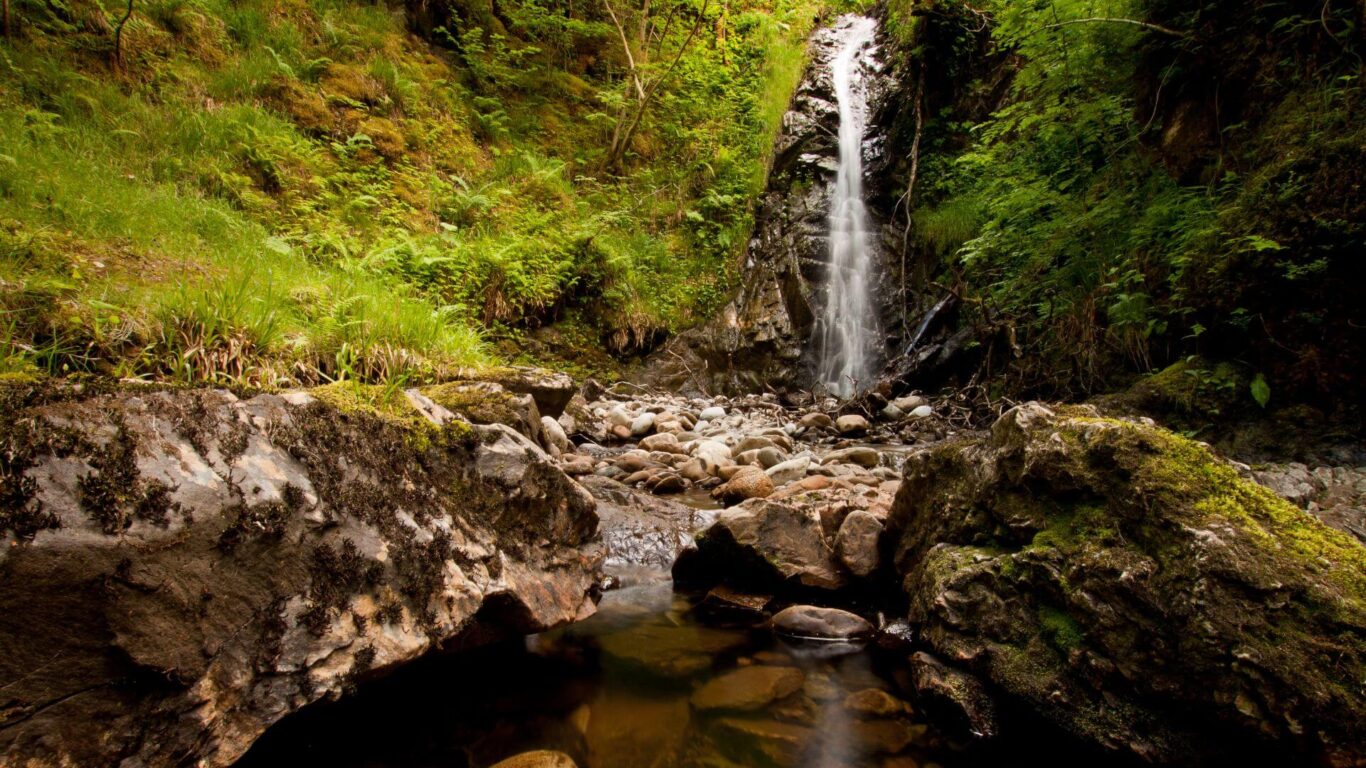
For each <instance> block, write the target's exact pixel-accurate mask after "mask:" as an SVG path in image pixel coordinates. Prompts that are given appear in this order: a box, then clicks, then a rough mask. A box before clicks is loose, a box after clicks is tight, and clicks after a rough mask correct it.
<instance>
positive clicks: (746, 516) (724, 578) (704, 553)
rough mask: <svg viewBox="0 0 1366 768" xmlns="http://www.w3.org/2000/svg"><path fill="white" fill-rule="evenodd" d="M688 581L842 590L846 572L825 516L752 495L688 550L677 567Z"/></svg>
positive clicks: (675, 570) (743, 586) (679, 579)
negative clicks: (825, 528)
mask: <svg viewBox="0 0 1366 768" xmlns="http://www.w3.org/2000/svg"><path fill="white" fill-rule="evenodd" d="M673 574H674V579H675V580H676V581H677V582H678V583H679V584H680V585H684V586H699V587H711V586H714V585H716V584H722V583H730V584H732V585H734V586H737V587H739V588H741V589H745V590H748V591H753V590H763V591H775V592H776V591H778V590H781V589H783V588H789V589H791V588H817V589H839V588H840V587H842V586H844V584H845V582H846V576H845V575H844V572H843V570H842V569H841V568H839V566H837V565H836V564H835V562H834V559H833V558H832V556H831V552H830V546H829V545H828V544H827V543H826V541H825V538H824V537H823V535H822V529H821V523H820V519H819V516H818V515H817V514H816V513H815V512H814V511H811V512H808V511H805V510H799V509H797V508H795V507H792V506H789V505H786V504H780V503H777V502H772V501H767V500H764V499H752V500H750V501H747V502H745V503H743V504H741V505H740V506H738V507H734V508H732V509H727V510H724V511H723V512H721V513H720V514H718V515H717V516H716V520H715V521H714V522H713V523H712V524H711V526H709V527H708V528H707V529H706V530H705V531H703V532H702V533H700V534H698V536H697V547H696V548H695V549H690V550H684V551H683V552H682V553H680V555H679V558H678V561H677V562H676V563H675V564H674V568H673Z"/></svg>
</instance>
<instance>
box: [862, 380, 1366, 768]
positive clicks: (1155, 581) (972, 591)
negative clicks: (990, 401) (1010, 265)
mask: <svg viewBox="0 0 1366 768" xmlns="http://www.w3.org/2000/svg"><path fill="white" fill-rule="evenodd" d="M889 529H890V530H889V534H890V535H893V536H895V540H896V542H897V544H896V567H897V570H898V572H899V573H900V574H901V575H902V576H903V578H904V582H903V584H904V588H905V591H906V594H907V597H908V598H909V602H910V616H909V618H910V620H911V622H912V623H913V624H915V625H917V626H919V627H920V634H921V636H922V638H923V640H924V641H925V642H927V643H928V644H929V646H930V647H932V648H933V649H934V650H935V651H937V652H938V653H939V654H940V655H941V656H942V657H944V658H945V659H951V660H958V661H961V662H962V663H964V664H965V665H966V666H967V668H969V669H970V670H971V671H972V672H974V673H976V674H978V675H981V676H982V677H984V678H985V679H987V680H989V681H990V682H991V683H992V684H994V685H995V686H996V687H997V688H998V689H1000V690H1001V691H1003V692H1004V693H1006V694H1008V695H1009V696H1011V697H1014V698H1016V699H1018V700H1022V701H1024V702H1025V703H1027V705H1028V706H1030V707H1032V708H1034V709H1036V710H1037V711H1039V712H1040V713H1042V714H1043V715H1044V716H1045V717H1047V718H1048V719H1050V720H1052V721H1053V722H1055V723H1057V724H1059V725H1060V726H1062V727H1063V728H1065V729H1066V730H1068V731H1070V732H1072V733H1074V734H1076V735H1078V736H1080V737H1081V738H1083V739H1086V740H1089V741H1091V742H1093V743H1095V744H1097V745H1099V746H1102V747H1104V748H1107V749H1111V750H1115V751H1120V752H1130V753H1133V754H1135V755H1138V756H1140V757H1142V758H1144V759H1146V760H1151V761H1157V762H1165V761H1171V762H1199V761H1205V762H1212V761H1214V760H1215V759H1216V756H1217V755H1218V754H1219V750H1220V749H1221V747H1222V745H1224V744H1225V743H1227V742H1229V741H1230V740H1233V741H1238V740H1241V741H1242V743H1252V744H1256V743H1258V740H1266V741H1270V742H1275V743H1274V745H1272V746H1273V747H1274V748H1277V749H1286V750H1290V751H1291V752H1294V753H1298V754H1301V755H1306V756H1308V755H1313V756H1314V758H1315V759H1319V760H1322V761H1323V762H1325V763H1327V764H1336V765H1346V764H1353V763H1354V762H1359V761H1360V760H1361V759H1362V757H1363V747H1362V745H1363V744H1366V689H1363V688H1362V687H1361V685H1360V680H1361V673H1362V670H1364V669H1366V575H1364V574H1366V548H1363V547H1362V545H1361V544H1360V543H1359V542H1358V541H1356V540H1355V539H1353V538H1351V537H1349V536H1347V535H1346V534H1343V533H1341V532H1338V531H1334V530H1332V529H1329V528H1327V527H1325V526H1324V525H1323V524H1321V523H1320V522H1319V521H1317V520H1316V519H1314V518H1312V517H1311V516H1309V515H1308V514H1306V513H1305V512H1303V511H1301V510H1299V509H1297V508H1295V507H1293V506H1292V505H1290V504H1289V503H1287V502H1285V501H1284V500H1282V499H1280V498H1278V497H1277V496H1275V495H1274V494H1273V493H1272V492H1271V491H1269V490H1267V489H1266V488H1263V487H1261V486H1259V485H1257V484H1255V483H1252V482H1250V481H1247V480H1244V479H1242V478H1240V477H1239V475H1238V473H1237V471H1236V470H1235V469H1234V468H1233V467H1232V466H1230V465H1229V464H1227V463H1225V462H1224V461H1222V460H1220V459H1219V458H1217V457H1216V456H1214V455H1213V454H1212V453H1211V452H1210V451H1209V449H1207V448H1206V447H1204V446H1202V445H1200V444H1198V443H1194V442H1192V441H1190V440H1186V439H1184V438H1181V437H1178V436H1176V435H1174V434H1172V433H1170V432H1167V431H1165V430H1162V429H1159V428H1156V427H1153V426H1145V425H1143V424H1138V423H1132V422H1126V421H1118V420H1112V419H1102V418H1098V417H1097V416H1096V415H1095V413H1094V411H1091V410H1090V409H1085V408H1068V409H1062V410H1059V411H1056V412H1055V411H1052V410H1049V409H1047V408H1045V407H1043V406H1040V405H1038V404H1029V405H1025V406H1021V407H1018V408H1015V409H1013V410H1011V411H1010V412H1008V413H1006V414H1005V415H1004V416H1003V417H1001V419H1000V420H998V421H997V423H996V424H995V426H994V427H993V428H992V432H991V436H990V437H989V438H984V439H971V440H966V439H965V440H959V441H953V442H949V443H945V444H941V445H939V446H936V447H933V448H930V449H927V450H925V451H922V452H920V453H917V454H914V455H912V456H911V457H910V458H909V459H908V461H907V463H906V468H905V480H904V482H903V484H902V486H901V489H900V492H899V493H898V494H897V497H896V503H895V505H894V508H893V511H892V515H891V518H890V521H889ZM1306 759H1308V758H1306Z"/></svg>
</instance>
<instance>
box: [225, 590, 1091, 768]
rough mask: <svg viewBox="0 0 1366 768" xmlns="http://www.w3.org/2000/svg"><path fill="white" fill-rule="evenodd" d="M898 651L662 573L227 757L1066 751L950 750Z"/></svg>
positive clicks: (370, 764) (336, 767) (412, 762)
mask: <svg viewBox="0 0 1366 768" xmlns="http://www.w3.org/2000/svg"><path fill="white" fill-rule="evenodd" d="M904 658H905V656H904V653H903V654H900V655H898V654H896V653H893V652H887V651H883V650H881V649H879V648H878V647H877V646H875V645H869V646H865V645H861V644H860V645H854V644H842V643H835V644H830V643H825V644H796V643H791V642H788V641H786V640H783V639H780V638H777V637H775V636H774V635H773V634H772V633H771V632H769V631H768V630H767V629H766V628H765V627H763V626H762V625H761V624H760V622H759V621H758V620H756V619H749V620H747V619H745V618H744V617H736V616H724V615H717V614H714V613H709V612H707V611H705V610H704V609H703V607H702V606H699V604H698V603H697V602H696V601H695V600H694V599H692V598H690V597H688V596H686V595H683V594H678V593H675V592H674V591H673V588H672V584H671V583H670V582H669V581H667V580H664V579H661V580H657V581H654V582H652V583H647V584H642V585H639V586H633V587H628V588H623V589H619V590H615V591H611V592H608V593H607V594H606V595H604V597H603V599H602V602H601V605H600V606H599V612H598V614H597V615H595V616H593V617H592V618H590V619H588V620H586V621H583V622H581V623H579V624H576V625H573V626H570V627H566V628H563V629H559V630H555V631H552V632H547V633H544V634H541V635H534V636H531V637H527V638H524V639H521V640H515V641H510V642H506V643H502V644H497V645H493V646H488V647H484V648H480V649H476V650H473V651H467V652H463V653H459V654H451V655H447V656H439V657H436V658H431V659H427V660H425V661H423V662H421V663H418V664H415V665H413V666H412V667H410V668H406V669H402V670H399V671H397V672H395V673H394V674H393V675H391V676H389V677H385V678H383V679H380V680H376V681H373V682H370V683H366V684H362V686H361V688H360V690H359V692H358V694H357V695H355V696H352V697H349V698H346V699H344V700H342V701H340V702H335V703H326V704H320V705H318V706H315V707H311V708H309V709H307V710H305V711H303V712H301V713H299V714H297V715H295V716H292V717H290V718H288V719H286V720H285V721H283V722H282V723H281V724H280V725H279V726H277V727H275V728H272V729H271V730H270V731H268V732H267V733H266V734H265V736H264V737H263V738H262V739H261V740H260V741H259V742H258V743H257V744H256V745H255V746H254V747H253V748H252V750H251V751H250V752H249V753H248V754H247V755H246V756H245V757H244V758H243V759H242V761H241V762H240V763H239V764H238V765H239V768H267V767H268V766H281V765H326V766H330V767H331V768H429V767H430V768H437V767H438V766H439V767H440V768H483V767H485V766H490V765H493V764H495V763H497V762H498V761H500V760H503V759H505V758H508V757H511V756H513V755H518V754H521V753H524V752H527V751H531V750H542V749H545V750H556V751H559V752H563V753H565V754H567V755H569V756H571V757H572V758H573V759H574V760H575V761H576V763H577V764H578V765H579V766H582V767H584V768H646V767H650V768H663V767H664V766H671V767H675V768H683V767H685V766H698V767H702V766H710V767H715V768H726V767H729V766H773V767H775V768H796V767H797V766H809V767H810V768H827V767H828V768H845V767H847V768H862V767H863V766H869V767H873V768H912V767H913V766H934V765H940V766H945V767H946V768H947V767H949V766H969V765H1011V764H1017V765H1018V764H1026V763H1028V762H1032V760H1031V759H1030V757H1031V756H1032V755H1042V754H1048V755H1049V759H1050V760H1051V761H1052V762H1055V763H1060V764H1064V765H1066V764H1068V763H1069V762H1073V763H1076V764H1081V763H1082V761H1081V760H1080V759H1079V758H1078V759H1076V760H1069V759H1067V757H1066V755H1059V754H1058V746H1057V744H1051V745H1043V744H1036V745H1033V746H1028V747H1024V748H1023V749H1017V747H1018V742H1017V744H1016V745H1015V746H1009V747H1006V746H1005V745H1001V746H1002V747H1004V748H1002V749H996V750H993V752H992V753H991V754H985V753H981V752H973V751H964V749H963V748H961V747H959V746H956V745H955V744H954V743H952V742H951V741H950V740H949V739H948V738H946V737H945V736H944V735H942V734H941V732H940V731H939V730H938V729H937V728H936V727H935V724H934V722H933V721H931V720H929V719H927V718H925V717H924V716H923V715H921V714H920V713H919V712H917V711H916V710H915V709H914V707H912V706H911V705H910V704H907V703H905V702H904V701H902V700H901V698H900V696H901V695H902V694H901V693H900V690H901V686H900V685H899V683H898V680H899V679H901V678H902V677H903V675H904V672H905V670H904V668H903V667H902V666H901V665H900V663H899V659H900V660H904ZM760 668H762V670H761V671H760V672H758V673H756V672H755V670H758V669H760ZM773 680H781V681H783V684H782V685H779V686H777V687H774V684H773V682H772V681H773ZM793 685H796V686H797V688H796V690H795V691H793V692H791V693H787V694H786V695H781V696H780V695H777V694H782V693H784V692H785V691H786V690H787V688H789V687H791V686H793ZM1044 750H1047V752H1046V753H1045V751H1044ZM1011 753H1013V754H1014V755H1015V757H1013V758H1011V757H1005V755H1007V754H1011ZM547 765H550V764H549V763H548V764H547Z"/></svg>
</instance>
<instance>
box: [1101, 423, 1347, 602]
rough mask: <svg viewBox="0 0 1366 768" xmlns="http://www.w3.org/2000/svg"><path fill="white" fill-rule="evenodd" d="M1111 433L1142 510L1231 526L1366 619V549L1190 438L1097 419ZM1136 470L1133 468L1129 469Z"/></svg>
mask: <svg viewBox="0 0 1366 768" xmlns="http://www.w3.org/2000/svg"><path fill="white" fill-rule="evenodd" d="M1083 423H1099V424H1101V425H1103V426H1104V427H1105V428H1106V429H1107V430H1109V431H1110V432H1111V433H1112V437H1110V438H1108V439H1109V440H1110V441H1111V442H1113V443H1115V444H1116V447H1117V451H1116V453H1115V455H1116V456H1117V457H1123V461H1124V463H1125V469H1127V470H1128V471H1129V473H1130V475H1131V483H1132V487H1133V490H1134V495H1135V497H1137V498H1138V499H1142V500H1144V503H1147V504H1152V505H1162V506H1164V507H1165V508H1169V509H1174V510H1184V511H1185V512H1186V513H1187V515H1188V517H1189V518H1190V524H1192V525H1195V526H1209V525H1212V524H1216V523H1219V522H1225V521H1226V522H1228V523H1231V524H1233V525H1236V526H1238V528H1239V529H1240V530H1241V531H1242V532H1243V533H1245V534H1247V536H1248V537H1249V538H1250V539H1251V540H1252V541H1254V542H1255V543H1256V545H1257V548H1258V549H1259V550H1260V552H1261V555H1262V556H1265V557H1269V558H1272V559H1273V560H1272V562H1271V563H1269V564H1268V566H1267V568H1266V570H1267V571H1268V572H1270V571H1272V570H1274V565H1275V563H1276V561H1279V560H1282V559H1288V560H1291V561H1293V565H1294V566H1295V570H1298V571H1308V572H1310V573H1317V574H1320V575H1322V576H1323V577H1324V579H1325V580H1326V581H1327V582H1328V583H1330V584H1332V585H1334V586H1335V587H1336V589H1337V590H1338V592H1339V595H1340V596H1341V597H1342V598H1344V599H1345V600H1347V601H1348V603H1350V604H1351V606H1352V607H1353V609H1354V610H1355V611H1358V612H1366V548H1363V547H1362V546H1361V544H1360V543H1358V542H1357V541H1356V540H1355V539H1353V538H1352V537H1351V536H1348V535H1347V534H1346V533H1343V532H1341V531H1338V530H1335V529H1333V528H1330V527H1328V526H1327V525H1324V524H1323V523H1322V522H1320V521H1319V520H1318V519H1317V518H1315V517H1313V516H1312V515H1310V514H1309V513H1307V512H1305V511H1303V510H1301V509H1299V508H1298V507H1296V506H1294V505H1293V504H1291V503H1290V502H1288V501H1286V500H1285V499H1282V498H1280V497H1279V496H1277V495H1276V494H1275V493H1273V492H1272V491H1271V490H1270V489H1268V488H1266V487H1264V486H1261V485H1259V484H1257V483H1255V482H1253V481H1251V480H1247V479H1244V478H1243V477H1241V476H1239V475H1238V472H1237V471H1236V470H1235V469H1234V468H1233V467H1232V466H1230V465H1229V464H1228V463H1226V462H1224V461H1222V460H1220V459H1219V458H1218V457H1216V456H1215V455H1214V454H1213V453H1212V452H1211V451H1210V449H1209V448H1207V447H1205V446H1203V445H1201V444H1199V443H1197V442H1195V441H1193V440H1189V439H1187V438H1184V437H1181V436H1179V435H1176V434H1173V433H1170V432H1167V431H1165V430H1159V429H1152V428H1149V427H1143V426H1140V425H1137V424H1133V423H1130V422H1124V421H1115V420H1103V419H1093V420H1084V421H1083ZM1130 465H1132V466H1130Z"/></svg>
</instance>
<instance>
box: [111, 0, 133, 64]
mask: <svg viewBox="0 0 1366 768" xmlns="http://www.w3.org/2000/svg"><path fill="white" fill-rule="evenodd" d="M132 16H133V0H128V9H127V10H125V11H124V13H123V18H121V19H119V23H118V26H116V27H114V65H115V66H118V67H122V66H123V26H124V25H125V24H127V23H128V19H130V18H132Z"/></svg>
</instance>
